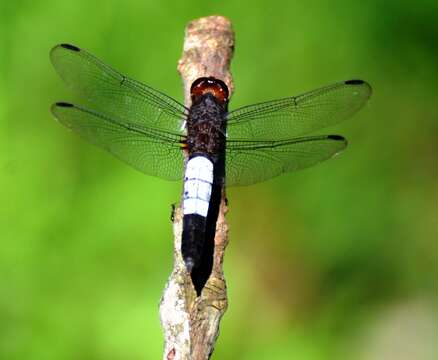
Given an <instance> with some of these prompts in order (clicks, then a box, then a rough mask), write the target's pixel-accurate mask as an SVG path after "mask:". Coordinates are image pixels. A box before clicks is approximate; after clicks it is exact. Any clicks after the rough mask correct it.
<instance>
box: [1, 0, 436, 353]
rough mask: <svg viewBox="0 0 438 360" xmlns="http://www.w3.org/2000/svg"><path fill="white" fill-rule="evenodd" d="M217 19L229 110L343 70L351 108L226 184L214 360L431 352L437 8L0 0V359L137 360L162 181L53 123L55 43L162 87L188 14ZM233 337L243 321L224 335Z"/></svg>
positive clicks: (165, 200) (161, 238)
mask: <svg viewBox="0 0 438 360" xmlns="http://www.w3.org/2000/svg"><path fill="white" fill-rule="evenodd" d="M212 14H221V15H225V16H228V17H229V18H230V19H231V20H232V21H233V24H234V28H235V31H236V37H237V39H236V40H237V41H236V53H235V57H234V60H233V63H232V70H233V75H234V78H235V84H236V92H235V94H234V97H233V100H232V103H231V106H230V108H235V107H237V106H240V105H244V104H249V103H254V102H257V101H262V100H269V99H274V98H279V97H284V96H288V95H296V94H299V93H301V92H304V91H307V90H311V89H314V88H317V87H319V86H322V85H325V84H330V83H333V82H336V81H339V80H343V79H349V78H363V79H365V80H367V81H369V82H370V83H371V84H372V86H373V88H374V93H373V96H372V99H371V101H370V103H369V105H368V106H367V107H366V108H365V109H363V110H362V111H361V112H360V113H359V114H358V115H357V116H355V117H354V118H353V119H351V121H348V122H345V123H344V124H342V125H340V126H338V127H337V128H334V129H329V130H328V131H325V132H326V133H340V134H342V135H345V136H346V137H347V138H348V139H349V142H350V145H349V148H348V149H347V151H345V152H344V153H343V154H342V155H341V156H339V157H337V158H336V159H334V160H331V161H328V162H326V163H323V164H321V165H319V166H317V167H314V168H311V169H308V170H305V171H302V172H297V173H295V174H287V175H284V176H282V177H279V178H277V179H275V180H271V181H269V182H266V183H263V184H260V185H255V186H251V187H247V188H245V187H242V188H232V189H229V192H228V197H229V200H230V212H229V216H228V218H229V221H230V226H231V230H230V238H231V242H230V245H229V248H228V250H227V254H226V264H225V271H226V276H227V279H228V287H229V298H230V306H229V310H228V312H227V313H226V315H225V317H224V320H223V323H222V329H221V336H220V337H219V340H218V344H217V346H216V351H215V354H214V355H213V358H215V359H236V358H238V359H243V360H244V359H300V360H326V359H364V360H368V359H416V360H422V359H437V358H438V347H437V345H436V344H437V340H438V329H437V325H436V324H437V323H438V322H437V320H438V312H437V301H436V294H437V281H436V278H437V276H438V220H437V213H438V161H437V154H438V110H437V104H438V96H437V94H438V89H437V80H438V66H437V64H438V45H437V39H438V3H437V2H436V1H426V0H419V1H416V2H414V1H395V0H387V1H379V0H370V1H365V2H357V1H356V2H351V1H345V0H335V1H330V2H325V1H321V0H309V1H305V2H288V1H276V2H265V1H261V0H251V1H249V0H243V1H239V2H236V1H221V2H213V1H211V2H207V1H201V0H187V1H184V2H176V1H151V0H128V1H124V2H121V1H114V0H110V1H106V2H100V1H96V2H93V1H83V0H77V1H74V2H65V1H53V0H41V1H30V0H18V1H6V0H0V204H1V205H0V226H1V229H2V235H0V238H1V247H0V249H1V250H0V279H1V283H0V284H1V285H0V359H7V360H25V359H38V360H40V359H44V360H50V359H58V360H59V359H83V360H92V359H124V360H126V359H157V358H159V357H160V356H161V351H162V334H161V330H160V324H159V318H158V302H159V299H160V294H161V291H162V289H163V287H164V284H165V282H166V279H167V277H168V275H169V273H170V270H171V266H172V233H171V223H170V221H169V214H170V204H171V203H173V202H177V201H178V200H179V197H180V192H181V184H180V183H167V182H164V181H161V180H159V179H155V178H151V177H146V176H144V175H142V174H140V173H138V172H136V171H135V170H132V169H131V168H129V167H127V166H126V165H124V164H122V163H120V162H119V161H117V160H115V159H114V158H112V157H111V156H109V155H108V154H106V153H104V152H102V151H101V150H99V149H97V148H94V147H93V146H91V145H88V144H86V143H84V142H83V141H82V140H80V139H79V138H78V137H76V136H74V135H72V134H71V133H69V132H68V131H66V129H65V128H63V127H61V126H60V125H58V124H57V123H56V122H55V121H54V120H53V118H52V116H51V115H50V114H49V110H48V109H49V106H50V104H51V103H53V102H54V101H58V100H71V99H72V95H71V94H70V93H69V91H68V89H67V88H66V86H64V84H62V82H61V81H60V79H59V78H58V77H57V75H56V74H55V72H54V71H53V69H52V67H51V64H50V63H49V60H48V52H49V50H50V48H51V47H52V46H54V45H55V44H57V43H60V42H69V43H73V44H76V45H78V46H81V47H83V48H86V49H88V50H89V51H90V52H91V53H93V54H95V55H96V56H98V57H99V58H101V59H103V60H104V61H105V62H106V63H108V64H111V65H112V66H114V67H115V68H116V69H118V70H120V71H122V72H124V73H126V74H128V75H130V76H132V77H134V78H136V79H139V80H141V81H144V82H146V83H147V84H149V85H151V86H153V87H155V88H158V89H161V90H162V91H165V92H166V93H168V94H169V95H171V96H173V97H175V98H176V99H179V100H182V89H181V80H180V78H179V76H178V74H177V72H176V62H177V60H178V58H179V56H180V54H181V51H182V41H183V33H184V27H185V25H186V24H187V22H188V21H190V20H192V19H194V18H197V17H200V16H206V15H212ZM242 335H243V336H242Z"/></svg>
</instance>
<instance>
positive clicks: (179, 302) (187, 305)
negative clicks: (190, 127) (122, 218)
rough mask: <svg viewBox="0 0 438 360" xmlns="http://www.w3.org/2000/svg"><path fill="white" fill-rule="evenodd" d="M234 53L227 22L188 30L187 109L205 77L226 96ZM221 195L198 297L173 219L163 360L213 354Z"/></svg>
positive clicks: (223, 305)
mask: <svg viewBox="0 0 438 360" xmlns="http://www.w3.org/2000/svg"><path fill="white" fill-rule="evenodd" d="M233 49H234V32H233V30H232V28H231V23H230V21H229V20H228V19H226V18H224V17H222V16H209V17H205V18H201V19H197V20H194V21H192V22H190V23H189V24H188V25H187V28H186V34H185V40H184V51H183V56H182V58H181V59H180V61H179V63H178V71H179V72H180V74H181V77H182V80H183V84H184V95H185V105H186V106H187V107H189V106H190V105H191V103H190V102H191V100H190V86H191V84H192V82H193V81H194V80H196V79H197V78H199V77H203V76H214V77H216V78H218V79H221V80H223V81H224V82H225V83H226V84H227V86H228V88H229V91H230V94H231V93H232V91H233V88H234V87H233V82H232V77H231V73H230V71H229V65H230V61H231V57H232V55H233ZM226 212H227V206H226V201H225V191H224V190H223V191H222V199H221V205H220V210H219V217H218V220H217V223H216V233H215V238H214V257H213V269H212V272H211V275H210V277H209V278H208V280H207V283H206V284H205V286H204V288H203V289H202V292H201V294H200V296H197V294H196V291H195V289H194V287H193V284H192V280H191V277H190V275H189V274H188V273H187V271H186V269H185V265H184V261H183V259H182V256H181V234H182V220H183V215H182V210H181V208H180V207H178V208H177V209H176V211H175V218H174V225H173V226H174V268H173V271H172V274H171V275H170V277H169V279H168V282H167V284H166V287H165V289H164V293H163V296H162V298H161V303H160V317H161V324H162V327H163V330H164V338H165V345H164V355H163V359H164V360H188V359H190V360H206V359H209V358H210V355H211V353H212V352H213V348H214V344H215V342H216V339H217V337H218V334H219V323H220V320H221V318H222V315H223V314H224V313H225V311H226V309H227V305H228V300H227V289H226V283H225V278H224V274H223V270H222V264H223V257H224V250H225V247H226V246H227V243H228V225H227V222H226V220H225V213H226Z"/></svg>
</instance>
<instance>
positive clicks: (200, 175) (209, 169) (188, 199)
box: [181, 155, 213, 272]
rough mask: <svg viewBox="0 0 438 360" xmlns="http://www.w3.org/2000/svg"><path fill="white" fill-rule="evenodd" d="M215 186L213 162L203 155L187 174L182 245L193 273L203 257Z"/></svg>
mask: <svg viewBox="0 0 438 360" xmlns="http://www.w3.org/2000/svg"><path fill="white" fill-rule="evenodd" d="M212 185H213V163H212V162H211V161H210V160H209V159H208V158H207V157H205V156H201V155H195V156H194V157H192V158H190V159H189V161H188V162H187V166H186V170H185V175H184V194H183V214H184V221H183V236H182V246H181V252H182V255H183V258H184V262H185V264H186V267H187V270H188V271H189V272H191V271H192V269H193V267H194V266H195V265H197V264H198V263H199V260H200V258H201V255H202V250H203V245H204V239H205V230H206V223H207V215H208V209H209V206H210V198H211V190H212Z"/></svg>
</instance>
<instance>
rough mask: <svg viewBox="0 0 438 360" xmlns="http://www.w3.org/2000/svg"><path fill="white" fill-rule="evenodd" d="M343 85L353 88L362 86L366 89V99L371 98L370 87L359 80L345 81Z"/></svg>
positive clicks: (371, 90)
mask: <svg viewBox="0 0 438 360" xmlns="http://www.w3.org/2000/svg"><path fill="white" fill-rule="evenodd" d="M344 84H345V85H353V86H360V85H364V86H363V87H364V88H366V89H367V91H368V98H369V97H370V96H371V93H372V92H373V89H372V87H371V85H370V84H369V83H367V82H366V81H364V80H359V79H353V80H347V81H344Z"/></svg>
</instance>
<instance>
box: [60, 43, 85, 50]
mask: <svg viewBox="0 0 438 360" xmlns="http://www.w3.org/2000/svg"><path fill="white" fill-rule="evenodd" d="M60 46H61V47H63V48H64V49H68V50H72V51H81V49H79V48H78V47H77V46H74V45H70V44H61V45H60Z"/></svg>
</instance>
